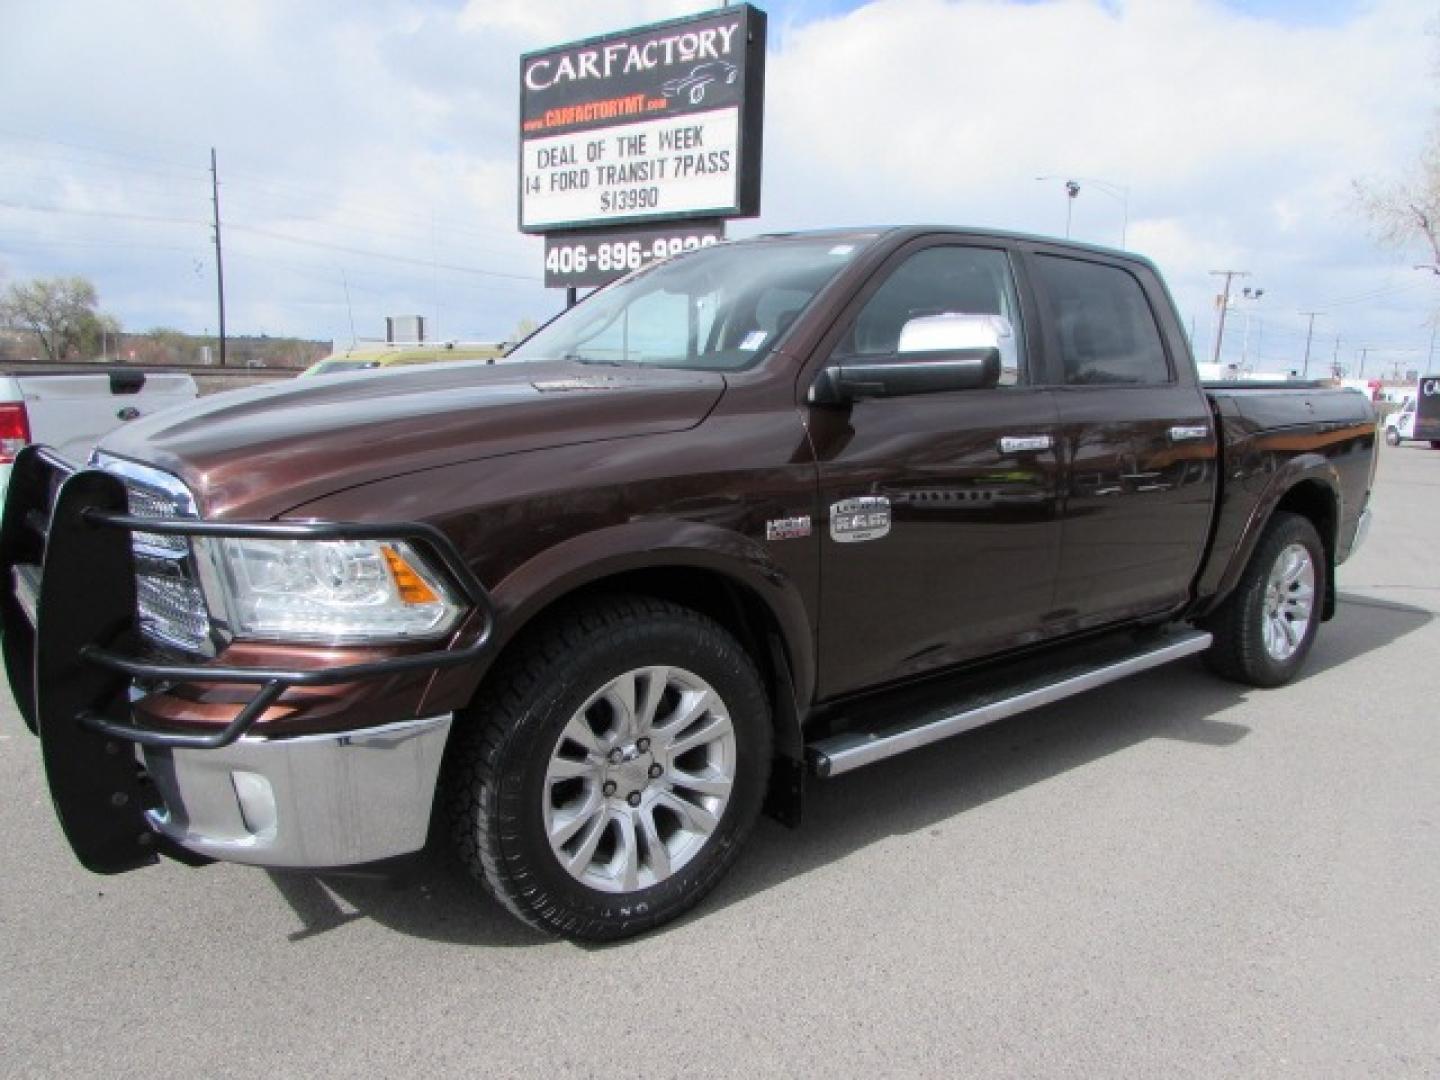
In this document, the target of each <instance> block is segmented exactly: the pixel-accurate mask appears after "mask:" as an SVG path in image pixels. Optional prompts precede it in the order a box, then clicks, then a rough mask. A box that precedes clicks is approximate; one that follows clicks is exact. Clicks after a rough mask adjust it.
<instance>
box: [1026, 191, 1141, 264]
mask: <svg viewBox="0 0 1440 1080" xmlns="http://www.w3.org/2000/svg"><path fill="white" fill-rule="evenodd" d="M1035 179H1036V180H1043V181H1050V180H1059V181H1062V182H1063V183H1064V185H1065V197H1066V199H1067V202H1066V204H1065V238H1066V239H1067V240H1068V239H1069V238H1070V217H1071V213H1072V211H1073V210H1074V207H1075V199H1076V197H1077V196H1078V195H1079V194H1080V186H1081V185H1082V184H1090V185H1091V186H1093V187H1094V188H1096V189H1097V190H1098V191H1102V192H1104V193H1105V194H1106V195H1109V196H1110V198H1112V199H1114V200H1115V201H1116V202H1118V203H1119V204H1120V211H1121V224H1120V246H1121V247H1122V248H1123V247H1124V246H1125V243H1126V238H1127V237H1128V236H1129V233H1130V189H1129V188H1128V187H1126V186H1125V185H1124V184H1117V183H1114V182H1113V181H1110V180H1097V179H1095V177H1093V176H1037V177H1036V178H1035Z"/></svg>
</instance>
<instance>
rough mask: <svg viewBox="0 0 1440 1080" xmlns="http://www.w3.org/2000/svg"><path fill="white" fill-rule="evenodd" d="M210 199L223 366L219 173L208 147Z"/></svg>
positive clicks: (223, 320)
mask: <svg viewBox="0 0 1440 1080" xmlns="http://www.w3.org/2000/svg"><path fill="white" fill-rule="evenodd" d="M210 200H211V202H212V203H213V204H214V206H215V293H216V296H217V297H218V298H219V300H220V366H221V367H224V366H225V263H224V261H223V260H222V259H221V256H220V173H219V172H218V171H217V170H216V168H215V148H214V147H213V146H212V147H211V148H210Z"/></svg>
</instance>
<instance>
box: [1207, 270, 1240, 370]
mask: <svg viewBox="0 0 1440 1080" xmlns="http://www.w3.org/2000/svg"><path fill="white" fill-rule="evenodd" d="M1210 274H1211V276H1212V277H1221V276H1223V277H1224V278H1225V292H1224V294H1223V295H1222V296H1221V299H1220V325H1219V326H1218V327H1217V328H1216V330H1215V357H1214V359H1213V361H1212V362H1213V363H1216V364H1218V363H1220V344H1221V342H1223V341H1224V340H1225V312H1226V311H1227V310H1228V309H1229V307H1230V282H1231V281H1233V280H1234V279H1235V278H1237V277H1249V276H1250V271H1248V270H1211V271H1210Z"/></svg>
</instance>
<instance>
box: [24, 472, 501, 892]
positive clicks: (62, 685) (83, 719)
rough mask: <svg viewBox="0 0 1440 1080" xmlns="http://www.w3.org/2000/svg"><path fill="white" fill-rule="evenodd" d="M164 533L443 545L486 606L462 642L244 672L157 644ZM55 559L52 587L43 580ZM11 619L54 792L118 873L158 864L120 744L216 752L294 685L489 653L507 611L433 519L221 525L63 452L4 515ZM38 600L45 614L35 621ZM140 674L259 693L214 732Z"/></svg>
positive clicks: (96, 856) (445, 559) (447, 563)
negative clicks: (137, 547) (155, 591)
mask: <svg viewBox="0 0 1440 1080" xmlns="http://www.w3.org/2000/svg"><path fill="white" fill-rule="evenodd" d="M137 531H138V532H144V533H148V534H151V535H153V536H157V537H161V536H177V537H187V538H188V537H199V536H206V537H242V538H266V539H310V540H395V541H402V540H403V541H408V542H410V543H413V544H415V545H416V546H417V547H418V548H419V549H421V550H423V551H424V552H426V553H427V554H429V555H431V556H433V558H434V559H435V561H436V564H437V565H438V566H439V567H440V568H441V569H442V570H443V572H444V573H445V574H446V575H447V577H449V578H450V579H451V583H452V584H453V585H454V586H455V587H456V589H457V590H458V593H459V595H460V596H461V597H462V598H463V599H464V601H465V602H466V603H467V604H468V605H469V606H470V608H471V610H472V612H473V613H474V616H475V617H474V618H471V619H468V620H466V622H464V623H462V625H461V628H460V630H458V631H456V633H455V634H454V635H453V636H452V638H451V641H450V648H448V649H441V650H429V651H424V652H416V653H405V654H401V655H398V656H394V657H388V658H385V659H382V660H373V661H366V662H362V663H356V664H346V665H343V666H340V667H330V668H272V667H232V666H223V665H219V664H215V663H187V662H163V661H155V660H151V659H148V658H146V657H144V656H143V655H142V647H143V641H142V638H141V635H140V631H139V627H138V625H137V622H138V619H137V614H136V585H135V556H134V551H133V545H132V542H131V538H132V536H133V534H134V533H135V532H137ZM36 567H40V568H41V571H40V573H39V593H38V598H34V597H28V596H24V595H23V594H24V592H25V590H27V589H33V588H34V579H35V576H36V575H35V568H36ZM0 571H3V574H4V579H3V580H4V584H3V587H0V629H3V647H4V653H5V665H6V669H7V671H8V673H9V676H10V686H11V689H12V691H13V693H14V695H15V699H16V703H17V704H18V705H19V707H20V711H21V714H22V715H23V716H24V717H25V720H26V723H27V724H29V726H30V727H31V729H32V730H34V731H36V732H37V733H38V734H39V735H40V739H41V745H42V750H43V753H44V756H45V766H46V773H47V776H48V778H49V781H50V788H51V794H52V795H53V796H54V800H55V804H56V809H57V811H58V812H59V816H60V819H61V823H62V825H63V826H64V828H65V832H66V836H67V838H69V840H70V842H71V846H72V847H74V848H75V852H76V854H77V856H79V857H80V860H81V862H82V863H84V864H85V865H86V866H88V867H90V869H92V870H97V871H98V872H102V873H113V872H118V871H119V870H124V869H130V868H132V867H134V866H136V865H143V863H145V862H149V861H153V859H154V853H153V845H154V843H155V837H154V834H153V833H151V832H150V831H149V829H148V828H146V827H145V826H144V822H143V816H142V811H143V807H142V805H141V804H142V803H143V801H144V800H145V794H144V792H143V791H142V790H141V781H140V779H139V778H137V777H136V775H135V774H136V771H137V770H136V769H135V765H134V757H133V755H126V754H120V753H117V752H116V743H115V740H124V741H126V742H130V743H138V744H141V745H144V746H150V747H160V748H165V747H169V748H186V749H202V750H204V749H215V748H218V747H222V746H227V745H229V744H231V743H233V742H235V741H236V740H237V739H239V738H240V737H241V736H242V735H244V734H245V732H246V731H248V730H249V729H250V728H251V727H253V726H254V724H255V723H256V722H257V721H258V720H259V719H260V717H261V716H262V715H263V714H264V712H265V710H266V709H267V708H268V707H269V706H270V705H272V704H274V703H275V702H276V701H277V700H278V699H279V698H280V696H281V695H282V694H284V693H285V692H286V691H287V690H289V689H291V688H292V687H314V686H333V685H336V684H340V683H348V682H357V681H361V680H366V679H374V678H381V677H385V676H390V675H396V674H402V673H406V672H413V671H420V670H427V669H429V670H434V669H439V668H449V667H457V666H461V665H464V664H468V663H471V662H474V661H475V660H476V659H478V658H479V657H481V656H482V655H484V654H485V653H486V651H487V650H488V649H489V647H490V644H491V640H492V637H493V631H494V627H495V610H494V607H493V605H492V603H491V601H490V598H489V596H488V595H487V593H486V592H485V590H484V588H483V587H482V586H481V584H480V583H479V581H478V580H477V579H476V578H475V575H474V574H473V573H472V572H471V570H470V569H469V567H468V566H466V565H465V563H464V560H463V559H462V558H461V557H460V554H459V552H458V551H457V550H456V549H455V547H454V545H453V544H452V543H451V542H450V540H449V538H448V537H446V536H445V535H444V534H443V533H442V532H440V531H439V530H438V529H436V528H435V527H434V526H432V525H428V524H424V523H419V522H402V523H394V524H378V525H377V524H365V523H330V522H273V521H272V522H211V521H202V520H197V519H191V518H178V517H176V518H155V517H138V516H135V515H133V514H131V513H130V511H129V501H128V494H127V492H126V488H125V485H124V483H123V482H122V481H121V479H120V478H118V477H117V476H115V475H113V474H111V473H108V472H105V471H102V470H98V469H83V470H76V469H75V467H74V466H72V465H70V464H69V463H68V462H66V461H64V460H63V459H61V458H59V457H58V456H56V455H55V454H54V453H53V451H50V450H49V449H48V448H45V447H39V446H30V447H26V448H25V449H23V450H22V451H21V452H20V453H19V454H18V455H17V457H16V461H15V466H14V469H13V471H12V474H11V479H10V488H9V492H8V494H7V499H6V506H5V516H4V521H3V524H0ZM27 600H28V601H29V602H30V604H31V605H33V607H34V610H35V611H36V616H37V617H36V619H35V621H34V623H32V622H31V620H30V617H29V615H28V613H27V610H26V608H27V603H26V602H24V601H27ZM134 679H147V680H155V681H159V682H191V683H229V684H237V683H238V684H242V685H252V686H255V687H257V688H258V689H257V691H256V693H255V695H254V697H252V698H251V699H250V700H249V701H248V702H247V703H246V704H245V705H244V706H243V707H241V709H240V710H239V712H237V713H236V715H235V716H234V718H233V719H232V720H231V721H230V722H229V723H228V724H226V725H225V726H224V727H223V728H221V729H219V730H217V731H213V732H210V733H207V734H197V733H193V732H175V731H161V730H156V729H153V728H146V727H141V726H139V725H137V724H136V723H135V721H134V717H133V714H132V711H131V707H130V700H129V689H130V685H131V681H132V680H134Z"/></svg>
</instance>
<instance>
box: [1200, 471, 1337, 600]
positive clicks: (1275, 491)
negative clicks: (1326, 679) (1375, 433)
mask: <svg viewBox="0 0 1440 1080" xmlns="http://www.w3.org/2000/svg"><path fill="white" fill-rule="evenodd" d="M1302 484H1316V485H1318V486H1319V487H1320V488H1321V489H1322V490H1323V491H1324V493H1325V494H1326V495H1327V496H1328V498H1329V502H1330V514H1329V521H1328V522H1326V521H1324V520H1318V521H1317V520H1315V519H1314V518H1313V516H1312V518H1311V520H1312V522H1313V524H1314V525H1315V529H1316V531H1317V532H1319V533H1320V539H1321V541H1322V542H1323V543H1324V545H1325V582H1326V589H1325V610H1324V612H1323V615H1324V617H1325V618H1326V619H1328V618H1329V617H1330V616H1331V615H1332V614H1334V610H1335V588H1334V586H1335V543H1336V529H1337V527H1338V523H1339V522H1340V521H1341V519H1342V516H1343V515H1342V511H1343V506H1342V503H1341V498H1342V496H1341V487H1340V475H1339V473H1338V472H1337V471H1336V469H1335V466H1334V465H1333V464H1332V463H1331V462H1330V460H1329V459H1328V458H1326V457H1324V456H1322V455H1320V454H1299V455H1297V456H1295V457H1293V458H1290V459H1289V460H1288V461H1286V462H1285V463H1284V464H1283V465H1281V466H1280V468H1279V469H1277V470H1276V472H1275V474H1274V475H1273V476H1272V477H1271V478H1270V481H1269V483H1268V484H1266V486H1265V489H1264V490H1263V491H1262V492H1261V494H1260V497H1259V499H1257V500H1256V502H1255V505H1254V506H1253V507H1252V508H1251V510H1250V514H1249V516H1248V518H1247V519H1246V522H1245V528H1244V530H1243V532H1242V533H1241V536H1240V542H1239V544H1237V545H1236V547H1235V549H1234V551H1233V552H1232V553H1231V555H1230V558H1229V560H1228V561H1227V562H1226V564H1225V568H1224V570H1223V572H1222V573H1221V574H1220V578H1219V582H1218V584H1217V585H1216V587H1215V591H1214V592H1213V593H1212V594H1211V596H1210V598H1209V600H1208V601H1207V602H1206V603H1205V604H1204V606H1203V608H1202V609H1201V612H1200V613H1201V614H1203V613H1207V612H1209V611H1212V610H1214V609H1215V607H1217V606H1218V605H1219V604H1220V603H1222V602H1223V601H1224V600H1225V598H1226V597H1227V596H1229V595H1230V593H1231V592H1233V591H1234V589H1235V586H1236V585H1238V584H1239V583H1240V575H1241V574H1243V573H1244V572H1245V567H1246V566H1248V565H1249V563H1250V559H1251V557H1252V556H1253V555H1254V554H1255V548H1256V547H1257V546H1258V545H1259V543H1260V537H1261V535H1262V534H1263V533H1264V531H1265V526H1266V525H1268V524H1269V523H1270V519H1271V517H1273V516H1274V514H1275V511H1276V509H1277V508H1278V507H1279V506H1280V504H1281V503H1282V502H1284V501H1285V498H1286V496H1288V495H1289V494H1290V493H1291V492H1293V491H1295V490H1296V489H1297V488H1299V487H1300V486H1301V485H1302Z"/></svg>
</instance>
